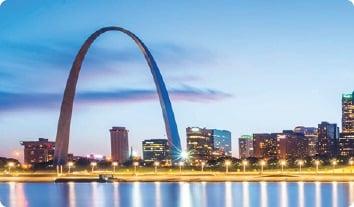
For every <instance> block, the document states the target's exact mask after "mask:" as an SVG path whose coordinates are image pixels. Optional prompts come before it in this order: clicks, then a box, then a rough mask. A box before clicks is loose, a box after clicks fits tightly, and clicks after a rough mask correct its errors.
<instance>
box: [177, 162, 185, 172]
mask: <svg viewBox="0 0 354 207" xmlns="http://www.w3.org/2000/svg"><path fill="white" fill-rule="evenodd" d="M178 165H179V174H182V167H183V165H184V162H182V161H180V162H179V163H178Z"/></svg>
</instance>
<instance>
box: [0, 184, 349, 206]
mask: <svg viewBox="0 0 354 207" xmlns="http://www.w3.org/2000/svg"><path fill="white" fill-rule="evenodd" d="M0 201H1V203H2V204H4V205H5V206H6V207H8V206H10V207H12V206H14V207H27V206H54V207H59V206H60V207H61V206H68V207H76V206H100V207H101V206H119V207H120V206H122V207H129V206H133V207H143V206H149V207H150V206H152V207H163V206H169V207H170V206H171V207H191V206H197V207H198V206H203V207H204V206H226V207H232V206H242V207H252V206H263V207H267V206H270V207H273V206H274V207H277V206H279V207H293V206H294V207H295V206H296V207H305V206H331V207H332V206H333V207H341V206H350V205H354V182H350V183H338V182H332V183H320V182H316V183H304V182H298V183H287V182H279V183H276V182H275V183H272V182H269V183H267V182H240V183H233V182H219V183H205V182H202V183H186V182H179V183H163V182H155V183H143V182H133V183H113V184H110V183H66V184H65V183H64V184H54V183H1V184H0Z"/></svg>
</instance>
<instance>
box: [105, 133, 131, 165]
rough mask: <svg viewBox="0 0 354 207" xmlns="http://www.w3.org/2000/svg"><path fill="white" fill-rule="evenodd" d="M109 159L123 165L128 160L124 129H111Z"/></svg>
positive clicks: (126, 138)
mask: <svg viewBox="0 0 354 207" xmlns="http://www.w3.org/2000/svg"><path fill="white" fill-rule="evenodd" d="M109 131H110V133H111V157H112V161H116V162H119V163H123V162H125V161H127V160H128V158H129V143H128V130H127V129H126V128H125V127H112V129H110V130H109Z"/></svg>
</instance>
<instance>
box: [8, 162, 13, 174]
mask: <svg viewBox="0 0 354 207" xmlns="http://www.w3.org/2000/svg"><path fill="white" fill-rule="evenodd" d="M14 166H15V163H14V162H8V163H7V167H8V168H9V174H10V173H11V168H12V167H14Z"/></svg>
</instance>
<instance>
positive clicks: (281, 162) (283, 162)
mask: <svg viewBox="0 0 354 207" xmlns="http://www.w3.org/2000/svg"><path fill="white" fill-rule="evenodd" d="M285 165H286V160H280V166H281V173H283V172H284V166H285Z"/></svg>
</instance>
